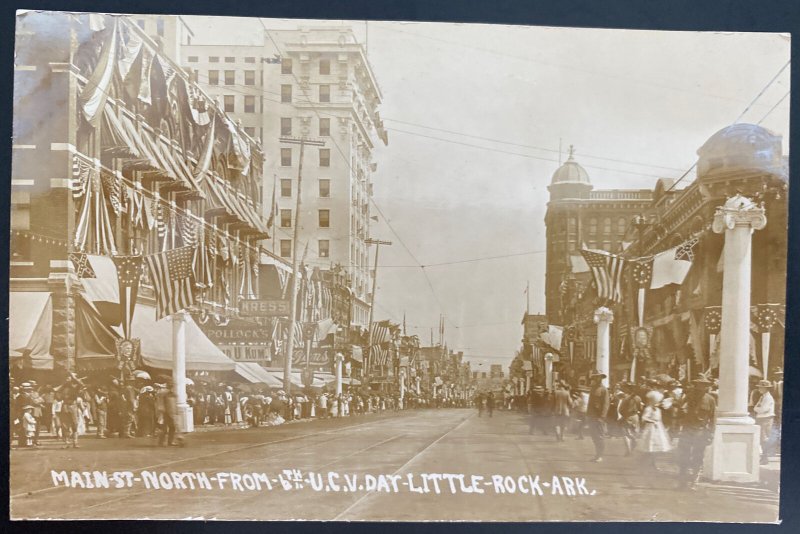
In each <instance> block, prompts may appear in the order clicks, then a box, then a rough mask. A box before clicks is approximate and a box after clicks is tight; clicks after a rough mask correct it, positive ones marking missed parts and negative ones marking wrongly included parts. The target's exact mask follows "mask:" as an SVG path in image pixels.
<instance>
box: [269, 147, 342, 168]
mask: <svg viewBox="0 0 800 534" xmlns="http://www.w3.org/2000/svg"><path fill="white" fill-rule="evenodd" d="M291 166H292V149H291V148H282V149H281V167H291ZM319 166H320V167H330V166H331V149H330V148H320V149H319Z"/></svg>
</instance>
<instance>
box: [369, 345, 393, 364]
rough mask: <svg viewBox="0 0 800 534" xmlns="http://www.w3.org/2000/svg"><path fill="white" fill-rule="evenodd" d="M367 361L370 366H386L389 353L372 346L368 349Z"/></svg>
mask: <svg viewBox="0 0 800 534" xmlns="http://www.w3.org/2000/svg"><path fill="white" fill-rule="evenodd" d="M369 359H370V363H371V364H372V365H381V366H383V365H387V363H388V362H389V351H388V350H387V349H385V348H383V347H381V346H380V345H372V346H371V347H370V348H369Z"/></svg>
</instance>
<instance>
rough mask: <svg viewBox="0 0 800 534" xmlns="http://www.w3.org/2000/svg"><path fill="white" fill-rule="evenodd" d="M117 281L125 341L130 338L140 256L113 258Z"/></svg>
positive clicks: (139, 273)
mask: <svg viewBox="0 0 800 534" xmlns="http://www.w3.org/2000/svg"><path fill="white" fill-rule="evenodd" d="M112 259H113V260H114V265H116V266H117V279H118V280H119V305H120V310H121V311H122V332H123V334H124V335H125V339H130V338H131V322H132V321H133V312H134V311H135V310H136V295H137V294H138V292H139V280H140V279H141V277H142V269H143V267H144V265H143V263H142V257H141V256H114V257H113V258H112Z"/></svg>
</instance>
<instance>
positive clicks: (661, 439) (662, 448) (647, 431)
mask: <svg viewBox="0 0 800 534" xmlns="http://www.w3.org/2000/svg"><path fill="white" fill-rule="evenodd" d="M663 400H664V394H663V393H661V392H660V391H650V392H649V393H647V396H646V403H647V404H646V406H645V408H644V411H643V412H642V440H641V442H642V450H643V451H644V453H645V455H646V458H647V463H648V465H650V467H652V468H653V469H654V470H656V471H657V470H658V467H656V455H657V454H659V453H663V452H669V451H670V450H672V445H671V444H670V440H669V436H668V435H667V430H666V428H664V423H663V422H662V418H661V408H659V404H660V403H661V401H663Z"/></svg>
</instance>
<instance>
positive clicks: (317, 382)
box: [267, 370, 325, 388]
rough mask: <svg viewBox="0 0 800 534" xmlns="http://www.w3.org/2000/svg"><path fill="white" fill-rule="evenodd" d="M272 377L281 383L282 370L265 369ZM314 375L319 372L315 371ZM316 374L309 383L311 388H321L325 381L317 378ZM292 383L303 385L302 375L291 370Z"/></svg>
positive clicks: (300, 386) (298, 385)
mask: <svg viewBox="0 0 800 534" xmlns="http://www.w3.org/2000/svg"><path fill="white" fill-rule="evenodd" d="M267 372H268V373H269V374H270V375H272V377H273V378H274V379H276V380H278V381H279V382H280V383H281V385H283V371H269V370H268V371H267ZM315 375H317V376H318V375H319V373H315ZM317 376H315V377H314V382H313V383H312V384H311V387H312V388H323V387H325V382H324V381H323V380H321V379H320V378H318V377H317ZM291 380H292V385H293V386H295V387H298V388H303V387H305V386H304V385H303V377H302V374H301V373H300V372H297V371H293V372H292V379H291Z"/></svg>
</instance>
